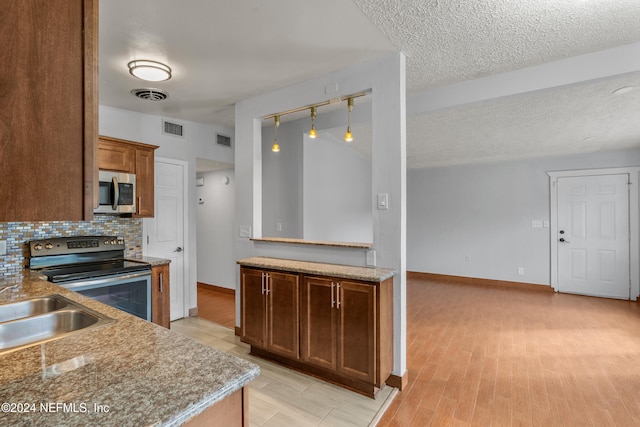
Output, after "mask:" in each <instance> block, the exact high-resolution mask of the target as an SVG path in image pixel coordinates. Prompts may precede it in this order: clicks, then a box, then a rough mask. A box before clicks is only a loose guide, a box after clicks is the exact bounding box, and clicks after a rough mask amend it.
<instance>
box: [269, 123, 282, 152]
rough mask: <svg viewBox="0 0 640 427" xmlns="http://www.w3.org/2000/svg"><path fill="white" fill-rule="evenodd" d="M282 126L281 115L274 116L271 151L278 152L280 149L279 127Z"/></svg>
mask: <svg viewBox="0 0 640 427" xmlns="http://www.w3.org/2000/svg"><path fill="white" fill-rule="evenodd" d="M279 126H280V116H275V117H274V118H273V145H272V146H271V151H273V152H274V153H277V152H279V151H280V145H278V127H279Z"/></svg>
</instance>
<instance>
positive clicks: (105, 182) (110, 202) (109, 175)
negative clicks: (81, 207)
mask: <svg viewBox="0 0 640 427" xmlns="http://www.w3.org/2000/svg"><path fill="white" fill-rule="evenodd" d="M98 179H99V181H100V185H99V191H98V207H97V209H95V210H94V211H93V213H96V214H113V215H121V214H133V213H135V212H136V176H135V174H131V173H122V172H110V171H99V173H98Z"/></svg>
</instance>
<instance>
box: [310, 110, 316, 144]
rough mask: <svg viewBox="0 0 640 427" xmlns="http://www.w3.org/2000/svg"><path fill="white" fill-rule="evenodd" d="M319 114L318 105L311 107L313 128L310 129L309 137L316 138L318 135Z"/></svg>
mask: <svg viewBox="0 0 640 427" xmlns="http://www.w3.org/2000/svg"><path fill="white" fill-rule="evenodd" d="M317 115H318V107H315V106H314V107H311V130H310V131H309V138H311V139H315V138H316V137H317V136H318V132H316V116H317Z"/></svg>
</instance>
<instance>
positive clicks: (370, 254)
mask: <svg viewBox="0 0 640 427" xmlns="http://www.w3.org/2000/svg"><path fill="white" fill-rule="evenodd" d="M366 265H368V266H369V267H375V266H376V251H374V250H370V251H367V259H366Z"/></svg>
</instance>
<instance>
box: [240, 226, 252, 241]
mask: <svg viewBox="0 0 640 427" xmlns="http://www.w3.org/2000/svg"><path fill="white" fill-rule="evenodd" d="M239 233H240V237H243V238H246V239H250V238H251V226H250V225H241V226H240V230H239Z"/></svg>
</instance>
